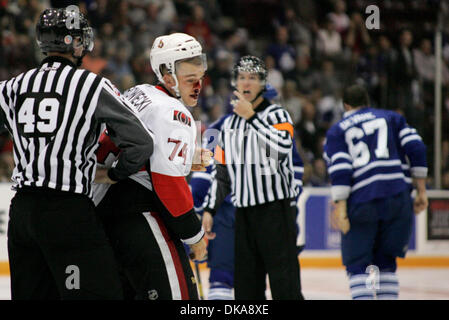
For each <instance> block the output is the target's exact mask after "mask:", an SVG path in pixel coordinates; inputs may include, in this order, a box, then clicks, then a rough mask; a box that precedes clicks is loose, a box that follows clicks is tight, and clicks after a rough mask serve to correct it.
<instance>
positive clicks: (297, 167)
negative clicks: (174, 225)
mask: <svg viewBox="0 0 449 320" xmlns="http://www.w3.org/2000/svg"><path fill="white" fill-rule="evenodd" d="M276 95H277V93H276V90H275V89H274V88H273V87H272V86H270V85H268V84H267V86H266V89H265V93H264V96H265V97H266V98H267V99H272V98H274V97H275V96H276ZM228 116H229V115H225V116H223V117H222V118H220V119H219V120H217V121H216V122H214V123H213V124H211V125H210V126H209V127H208V129H207V130H206V132H205V134H204V140H205V142H204V144H205V145H203V147H204V148H207V149H209V150H212V151H214V149H215V145H216V143H217V138H218V133H219V131H220V129H221V125H222V123H223V122H224V120H225V119H226V118H227V117H228ZM293 166H294V167H293V169H294V171H295V182H296V186H297V188H298V191H299V192H298V197H299V194H300V193H301V190H302V175H303V173H304V165H303V162H302V159H301V157H300V156H299V154H298V152H297V150H296V146H295V141H293ZM212 170H213V166H209V167H208V168H207V171H206V172H194V173H193V174H192V177H191V179H190V186H191V188H192V195H193V201H194V207H195V211H196V212H197V213H198V214H202V212H203V202H204V199H205V197H206V195H207V192H208V190H209V187H210V184H211V183H210V182H211V171H212ZM297 214H298V213H297ZM297 221H298V219H297ZM234 223H235V207H234V206H233V205H232V202H231V197H230V196H227V197H226V198H225V200H224V202H223V203H222V205H221V206H220V208H219V210H218V211H217V213H216V214H215V216H214V224H213V228H212V232H213V233H214V234H215V238H214V239H213V240H209V244H208V260H207V264H208V267H209V268H210V275H209V292H208V300H233V299H234V296H233V292H232V291H233V287H234ZM297 231H298V234H299V232H304V230H299V225H298V224H297ZM297 248H298V254H299V253H300V252H301V250H302V249H303V248H304V243H301V242H300V240H299V236H298V241H297Z"/></svg>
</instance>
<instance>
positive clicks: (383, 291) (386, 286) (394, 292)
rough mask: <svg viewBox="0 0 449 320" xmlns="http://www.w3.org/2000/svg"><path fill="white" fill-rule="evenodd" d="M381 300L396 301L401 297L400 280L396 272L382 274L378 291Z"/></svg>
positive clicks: (378, 297)
mask: <svg viewBox="0 0 449 320" xmlns="http://www.w3.org/2000/svg"><path fill="white" fill-rule="evenodd" d="M376 296H377V299H379V300H396V299H397V298H398V296H399V280H398V276H397V275H396V273H394V272H382V271H381V272H380V276H379V289H377V290H376Z"/></svg>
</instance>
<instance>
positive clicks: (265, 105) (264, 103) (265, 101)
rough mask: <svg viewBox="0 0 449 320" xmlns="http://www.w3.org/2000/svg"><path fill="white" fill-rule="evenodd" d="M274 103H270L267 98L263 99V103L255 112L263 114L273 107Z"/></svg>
mask: <svg viewBox="0 0 449 320" xmlns="http://www.w3.org/2000/svg"><path fill="white" fill-rule="evenodd" d="M271 105H272V103H271V102H270V101H268V100H267V99H266V98H263V100H262V102H261V103H260V104H259V105H258V106H257V107H256V109H254V111H255V112H262V111H264V110H265V109H266V108H268V107H269V106H271Z"/></svg>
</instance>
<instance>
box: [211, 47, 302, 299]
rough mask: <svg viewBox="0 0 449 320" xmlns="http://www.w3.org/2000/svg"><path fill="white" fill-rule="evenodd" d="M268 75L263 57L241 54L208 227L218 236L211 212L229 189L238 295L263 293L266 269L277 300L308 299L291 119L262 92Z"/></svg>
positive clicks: (217, 155)
mask: <svg viewBox="0 0 449 320" xmlns="http://www.w3.org/2000/svg"><path fill="white" fill-rule="evenodd" d="M266 77H267V70H266V68H265V65H264V63H263V62H262V61H261V60H260V59H259V58H257V57H254V56H245V57H242V58H241V59H240V60H239V61H238V62H237V64H236V65H235V66H234V68H233V72H232V85H233V86H234V87H235V88H236V91H234V94H235V96H236V97H237V99H236V101H235V102H234V114H233V115H231V116H229V117H228V118H227V119H226V120H225V121H224V123H223V126H222V129H221V131H220V134H219V137H218V144H217V146H216V149H215V160H216V164H217V165H216V170H215V172H214V174H213V177H212V179H213V180H212V185H211V188H210V189H209V193H208V196H207V197H206V206H205V209H204V211H205V212H204V214H203V226H204V229H205V231H206V235H207V236H208V237H209V239H213V237H214V235H213V234H212V233H211V230H212V224H213V214H215V212H216V210H217V208H218V207H219V206H220V204H221V203H222V201H223V200H224V198H225V197H226V196H227V195H228V194H229V193H230V194H231V199H232V202H233V204H234V205H235V206H236V207H237V211H236V221H235V228H236V230H235V276H234V282H235V283H234V288H235V298H236V299H237V300H263V299H265V298H266V297H265V289H266V286H265V279H266V275H267V274H268V276H269V279H270V288H271V293H272V297H273V299H288V300H293V299H303V296H302V294H301V284H300V274H299V273H300V270H299V262H298V257H297V252H296V229H295V228H296V227H295V208H296V201H295V197H296V191H295V182H294V172H293V163H292V136H293V125H292V120H291V118H290V116H289V114H288V112H287V111H286V110H285V109H283V108H282V107H280V106H279V105H276V104H271V103H270V102H269V101H268V100H266V99H265V98H264V97H263V92H264V88H265V82H266Z"/></svg>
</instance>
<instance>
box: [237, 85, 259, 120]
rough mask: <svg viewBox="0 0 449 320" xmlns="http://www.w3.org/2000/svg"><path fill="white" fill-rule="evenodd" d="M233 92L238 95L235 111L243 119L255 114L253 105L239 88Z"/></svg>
mask: <svg viewBox="0 0 449 320" xmlns="http://www.w3.org/2000/svg"><path fill="white" fill-rule="evenodd" d="M233 93H234V95H235V96H236V97H237V100H234V101H233V105H234V113H235V114H237V115H238V116H240V117H242V118H243V119H245V120H248V119H249V118H251V117H252V116H253V115H254V114H255V112H254V109H253V105H252V104H251V102H249V101H248V100H246V99H245V97H244V96H243V95H242V94H241V93H240V92H238V91H237V90H234V92H233Z"/></svg>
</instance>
